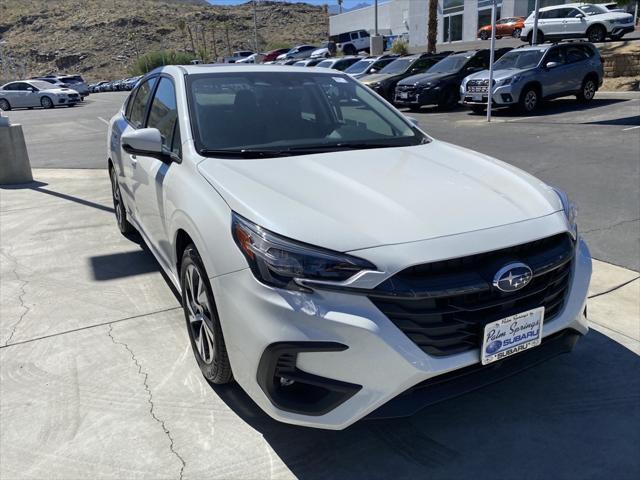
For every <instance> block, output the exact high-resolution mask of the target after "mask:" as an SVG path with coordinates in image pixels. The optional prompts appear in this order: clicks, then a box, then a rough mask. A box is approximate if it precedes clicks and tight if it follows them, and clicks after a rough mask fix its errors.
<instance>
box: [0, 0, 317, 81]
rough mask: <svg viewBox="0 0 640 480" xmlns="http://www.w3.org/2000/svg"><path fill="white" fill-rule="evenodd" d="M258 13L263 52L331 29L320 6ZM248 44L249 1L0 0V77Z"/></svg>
mask: <svg viewBox="0 0 640 480" xmlns="http://www.w3.org/2000/svg"><path fill="white" fill-rule="evenodd" d="M257 13H258V25H259V28H258V43H259V48H260V50H262V51H264V50H267V49H268V48H277V47H281V46H289V45H291V46H293V45H295V44H299V43H309V44H318V43H319V42H320V41H322V40H326V38H327V36H328V34H329V31H328V30H329V25H328V23H329V20H328V15H327V13H326V9H325V7H323V6H313V5H309V4H305V3H287V2H274V1H262V2H259V3H258V10H257ZM227 31H228V42H227ZM253 43H254V30H253V6H252V4H251V3H245V4H241V5H235V6H223V5H211V4H209V3H208V2H206V1H204V0H202V1H200V0H134V1H131V0H0V81H2V80H4V81H8V80H13V79H16V78H20V77H23V78H24V77H25V76H26V77H29V76H34V75H43V74H47V73H54V72H69V73H81V74H82V75H83V76H84V77H85V78H86V79H87V80H104V79H113V78H122V77H124V76H126V75H127V74H128V72H129V68H130V66H131V64H132V63H133V62H134V61H135V60H136V58H137V57H138V56H140V55H142V54H144V53H146V52H150V51H154V50H176V51H193V50H195V51H197V52H198V55H199V56H205V60H207V61H212V60H214V58H217V57H222V56H224V55H227V53H228V51H229V50H239V49H248V50H253ZM205 49H206V51H205Z"/></svg>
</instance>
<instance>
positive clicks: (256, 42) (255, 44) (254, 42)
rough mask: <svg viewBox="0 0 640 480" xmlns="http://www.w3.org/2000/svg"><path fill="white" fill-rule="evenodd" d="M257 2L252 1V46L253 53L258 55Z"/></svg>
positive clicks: (255, 0)
mask: <svg viewBox="0 0 640 480" xmlns="http://www.w3.org/2000/svg"><path fill="white" fill-rule="evenodd" d="M257 1H258V0H253V46H254V51H255V53H258V11H257V8H256V3H257Z"/></svg>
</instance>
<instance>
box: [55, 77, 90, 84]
mask: <svg viewBox="0 0 640 480" xmlns="http://www.w3.org/2000/svg"><path fill="white" fill-rule="evenodd" d="M58 80H60V81H61V82H64V83H84V79H83V78H82V77H81V76H80V75H68V76H66V77H58Z"/></svg>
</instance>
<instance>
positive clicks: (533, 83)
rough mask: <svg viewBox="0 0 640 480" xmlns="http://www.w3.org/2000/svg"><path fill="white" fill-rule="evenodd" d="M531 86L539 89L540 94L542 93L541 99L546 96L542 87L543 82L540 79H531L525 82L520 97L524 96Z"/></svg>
mask: <svg viewBox="0 0 640 480" xmlns="http://www.w3.org/2000/svg"><path fill="white" fill-rule="evenodd" d="M531 87H533V88H535V89H536V90H537V91H538V94H539V95H540V99H541V100H542V98H543V97H544V90H543V89H542V84H541V83H540V82H539V81H538V80H529V81H528V82H527V83H525V84H524V86H523V87H522V89H521V90H520V95H519V97H518V98H522V94H523V93H524V92H526V91H527V89H529V88H531Z"/></svg>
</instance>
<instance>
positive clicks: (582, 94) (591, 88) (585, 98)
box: [577, 78, 598, 103]
mask: <svg viewBox="0 0 640 480" xmlns="http://www.w3.org/2000/svg"><path fill="white" fill-rule="evenodd" d="M597 89H598V87H597V85H596V82H595V80H593V78H585V79H584V81H583V82H582V87H581V88H580V91H579V92H578V95H577V97H578V101H579V102H581V103H587V102H590V101H591V100H593V97H594V96H595V95H596V90H597Z"/></svg>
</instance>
